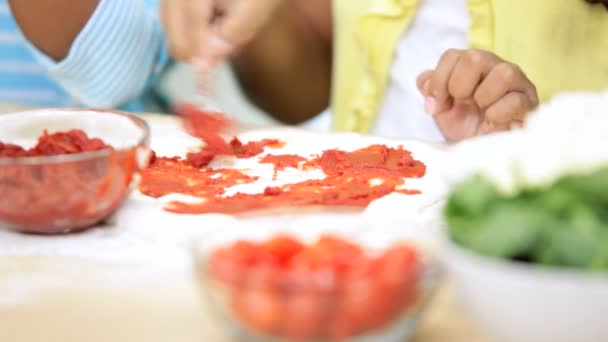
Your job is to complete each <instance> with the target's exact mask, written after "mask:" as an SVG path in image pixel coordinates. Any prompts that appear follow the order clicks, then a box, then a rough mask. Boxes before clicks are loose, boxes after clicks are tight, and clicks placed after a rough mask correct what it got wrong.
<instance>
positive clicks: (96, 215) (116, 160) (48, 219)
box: [0, 130, 138, 234]
mask: <svg viewBox="0 0 608 342" xmlns="http://www.w3.org/2000/svg"><path fill="white" fill-rule="evenodd" d="M102 149H109V150H110V153H109V155H104V156H100V157H98V158H88V159H83V160H77V161H68V162H54V163H41V164H31V165H30V164H23V163H20V162H18V161H17V159H16V160H15V163H10V162H9V163H5V164H3V165H0V221H2V222H4V223H7V224H8V225H9V226H11V227H14V228H15V229H16V230H20V231H25V232H32V233H44V234H52V233H64V232H67V231H75V230H80V229H84V228H86V227H88V226H90V225H92V224H95V223H97V222H98V221H99V220H100V219H102V218H103V217H105V216H107V215H108V214H110V213H111V212H112V211H114V209H116V207H117V206H118V205H119V203H120V202H121V200H122V199H123V198H124V197H125V196H126V194H127V193H128V189H129V185H130V183H131V180H132V177H133V173H134V171H135V170H136V168H138V166H137V157H136V151H135V148H133V149H131V150H128V151H115V150H114V149H112V147H111V146H109V145H107V144H106V143H104V142H103V141H102V140H101V139H97V138H90V137H88V136H87V135H86V134H85V133H84V132H83V131H81V130H70V131H67V132H57V133H52V134H50V133H48V132H46V131H45V132H44V133H43V134H42V135H41V136H40V137H39V139H38V143H37V144H36V146H34V147H32V148H30V149H25V148H23V147H20V146H16V145H10V144H3V143H0V157H8V158H24V157H39V156H57V155H68V154H74V153H80V152H90V151H98V150H102Z"/></svg>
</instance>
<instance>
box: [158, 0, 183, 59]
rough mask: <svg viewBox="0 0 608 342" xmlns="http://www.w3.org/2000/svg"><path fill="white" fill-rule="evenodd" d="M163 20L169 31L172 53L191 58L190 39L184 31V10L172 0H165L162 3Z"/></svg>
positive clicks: (161, 14)
mask: <svg viewBox="0 0 608 342" xmlns="http://www.w3.org/2000/svg"><path fill="white" fill-rule="evenodd" d="M160 16H161V21H162V24H163V26H164V28H165V31H166V32H167V41H168V45H169V51H170V53H171V55H172V56H173V57H174V58H176V59H179V60H187V59H189V58H190V56H189V53H188V52H187V50H188V39H187V36H186V34H185V32H184V27H183V25H182V23H183V22H184V20H185V19H184V17H183V11H182V10H181V7H180V6H178V5H176V3H175V2H173V1H172V0H165V1H163V2H162V4H161V12H160Z"/></svg>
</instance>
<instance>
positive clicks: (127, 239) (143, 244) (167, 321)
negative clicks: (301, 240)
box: [0, 118, 447, 341]
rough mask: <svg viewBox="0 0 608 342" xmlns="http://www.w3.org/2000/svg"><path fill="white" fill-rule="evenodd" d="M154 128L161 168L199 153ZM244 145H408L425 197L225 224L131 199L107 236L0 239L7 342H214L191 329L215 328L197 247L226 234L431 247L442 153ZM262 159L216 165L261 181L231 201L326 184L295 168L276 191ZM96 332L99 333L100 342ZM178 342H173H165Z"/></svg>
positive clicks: (311, 136) (333, 137)
mask: <svg viewBox="0 0 608 342" xmlns="http://www.w3.org/2000/svg"><path fill="white" fill-rule="evenodd" d="M149 123H150V125H151V130H152V148H153V149H154V150H155V151H156V153H157V154H158V155H160V156H175V155H184V154H185V153H186V152H187V151H188V150H190V149H191V148H194V147H196V146H197V145H198V144H199V142H198V141H197V140H196V139H194V138H192V137H190V136H188V135H187V134H186V133H184V132H182V130H181V127H180V126H179V123H178V122H177V121H174V120H171V119H166V118H163V119H156V118H155V119H152V120H149ZM239 138H240V139H242V140H243V141H244V142H247V141H249V140H259V139H262V138H276V139H279V140H282V141H285V142H286V145H285V146H284V147H282V148H280V149H273V150H272V154H298V155H302V156H311V155H313V154H318V153H320V152H322V151H323V150H327V149H335V148H339V149H342V150H354V149H358V148H362V147H365V146H368V145H371V144H386V145H387V146H394V147H396V146H399V145H403V146H404V147H405V149H407V150H409V151H411V152H413V155H414V157H415V158H416V159H419V160H421V161H422V162H424V163H425V164H426V166H427V173H426V175H425V176H424V177H423V178H421V179H411V180H408V181H407V185H408V187H413V188H416V189H419V190H421V192H422V194H420V195H415V196H410V195H403V194H393V195H389V196H386V197H384V198H381V199H379V200H377V201H375V202H373V203H372V204H371V205H369V206H368V208H366V209H365V210H363V211H361V210H345V209H342V210H334V209H332V208H304V209H303V210H299V209H293V210H278V211H271V212H269V211H266V212H259V213H251V214H246V215H238V216H229V215H215V214H208V215H179V214H173V213H169V212H167V211H164V210H162V207H163V205H164V203H166V202H167V201H170V200H171V199H175V198H180V199H182V200H193V199H191V198H190V199H188V198H184V196H180V195H169V196H165V197H163V198H160V199H153V198H149V197H146V196H143V195H142V194H140V193H138V192H137V191H135V192H134V193H133V194H132V196H131V197H130V198H129V199H128V201H127V202H126V203H125V204H124V205H123V207H122V208H121V209H120V210H119V211H118V212H117V213H116V214H115V215H114V216H113V217H112V218H110V219H109V220H108V222H107V223H106V224H105V225H103V226H100V227H97V228H95V229H92V230H90V231H87V232H85V233H81V234H75V235H66V236H56V237H42V236H31V235H21V234H17V233H13V232H9V231H6V230H0V340H7V341H8V340H14V341H34V340H41V339H43V337H44V336H48V337H49V338H44V340H46V341H52V340H57V341H59V340H60V341H79V340H88V341H96V340H100V341H101V340H106V341H107V340H124V338H123V337H124V336H129V338H130V340H135V339H136V340H144V339H145V340H147V341H166V340H172V341H195V340H198V341H202V340H208V338H209V337H208V335H204V334H203V332H201V331H199V330H198V329H196V328H197V326H196V325H195V326H194V327H193V326H191V325H189V327H188V328H185V326H186V325H187V324H186V322H189V323H192V322H193V321H198V320H201V322H202V321H205V322H207V323H201V326H200V328H201V330H203V329H202V326H203V325H206V324H208V321H206V320H205V319H204V317H203V316H204V315H205V313H204V312H201V307H200V306H199V304H200V301H199V299H200V298H199V296H197V293H196V284H195V282H193V280H192V276H191V274H192V272H191V254H190V253H191V252H190V247H191V246H192V245H193V243H195V242H196V241H199V240H200V239H204V238H205V237H208V236H209V235H212V234H221V232H222V229H225V228H226V227H231V228H233V229H234V228H235V227H238V228H242V229H247V227H252V226H257V227H260V226H282V227H284V228H285V230H287V231H289V230H302V229H307V228H309V227H316V228H317V229H319V227H327V228H328V229H331V227H342V226H344V225H349V226H352V227H353V229H368V230H373V229H394V230H395V231H398V232H399V233H400V234H401V236H403V237H404V238H406V237H430V238H432V236H433V235H434V231H433V228H432V227H436V225H435V224H432V222H433V221H434V220H435V219H436V218H437V210H438V208H439V207H440V206H439V203H440V201H441V199H442V198H443V197H444V196H445V193H446V191H447V186H446V184H445V182H444V181H443V179H442V177H441V172H440V170H439V165H440V162H439V161H440V160H441V158H442V154H443V152H442V150H440V149H439V148H436V147H433V146H430V145H427V144H424V143H420V142H414V141H412V142H402V141H401V142H400V141H392V140H385V139H380V138H371V137H361V136H359V135H356V134H320V133H314V132H307V131H300V130H295V129H288V128H285V129H258V130H251V131H248V132H246V133H243V134H240V135H239ZM266 154H267V153H263V154H261V155H259V156H257V157H254V158H250V159H240V160H237V159H235V158H218V159H217V160H214V161H213V162H212V165H213V166H214V167H227V166H229V167H233V168H238V169H241V170H245V171H246V172H247V173H248V174H253V175H256V176H259V177H260V180H259V181H257V182H255V183H253V184H246V185H243V186H241V187H240V188H235V189H231V190H232V191H247V192H259V191H263V190H264V188H265V187H267V186H269V185H272V184H281V183H285V182H294V181H298V180H301V179H307V178H310V177H320V176H322V175H319V174H318V172H317V171H312V172H311V173H308V172H306V171H302V170H297V169H292V168H287V169H285V170H282V171H278V173H277V177H276V179H275V178H274V168H273V165H270V164H259V163H258V159H260V158H263V157H264V156H265V155H266ZM315 172H317V173H316V174H315ZM47 315H48V316H47ZM27 317H32V319H35V320H33V321H36V322H44V321H46V322H48V326H46V327H37V326H36V327H34V326H32V327H29V326H27V325H25V324H23V322H25V321H24V320H27ZM44 317H48V318H44ZM146 317H147V318H146ZM177 317H179V318H180V319H179V320H178V319H177ZM19 322H21V323H19ZM18 323H19V324H18ZM3 325H7V326H3ZM8 325H10V327H11V328H10V329H9V326H8ZM17 327H21V328H23V329H25V327H29V328H31V331H30V330H21V328H17ZM95 327H100V329H99V330H98V331H97V330H96V331H97V332H96V333H95V334H93V332H92V331H93V328H95ZM108 327H112V328H111V329H108ZM119 327H120V328H119ZM64 328H65V329H64ZM85 328H86V329H88V330H86V329H85ZM161 330H162V331H164V332H161ZM211 330H212V331H213V329H211ZM87 331H88V333H87ZM171 333H174V335H168V334H171ZM205 333H208V332H205ZM44 334H47V335H44ZM97 335H98V336H97ZM167 336H171V338H167ZM180 336H181V337H180ZM102 337H103V338H102ZM213 340H214V341H217V340H218V339H215V338H214V339H213Z"/></svg>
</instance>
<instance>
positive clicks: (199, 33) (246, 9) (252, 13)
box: [161, 0, 282, 72]
mask: <svg viewBox="0 0 608 342" xmlns="http://www.w3.org/2000/svg"><path fill="white" fill-rule="evenodd" d="M281 2H282V0H255V1H251V0H163V2H162V6H161V19H162V22H163V25H164V27H165V30H166V31H167V35H168V40H169V47H170V50H171V54H172V55H173V56H174V57H175V58H177V59H179V60H183V61H188V62H193V64H194V66H195V67H196V68H197V69H198V71H200V72H204V71H207V70H208V69H209V68H211V67H212V66H213V65H215V64H216V63H218V62H220V61H221V60H223V59H225V58H227V57H229V56H230V55H231V54H233V53H234V52H235V51H236V50H238V48H239V47H241V46H242V45H244V44H247V43H248V42H249V41H250V40H251V39H253V38H254V37H255V35H256V34H257V33H258V32H259V31H260V30H261V29H262V28H263V26H264V25H265V24H266V23H267V22H268V21H269V19H270V17H271V15H272V14H273V12H274V10H275V9H276V8H277V7H278V5H279V4H280V3H281Z"/></svg>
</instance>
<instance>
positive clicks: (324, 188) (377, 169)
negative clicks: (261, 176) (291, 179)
mask: <svg viewBox="0 0 608 342" xmlns="http://www.w3.org/2000/svg"><path fill="white" fill-rule="evenodd" d="M277 157H278V158H277ZM211 158H212V156H211ZM193 159H195V158H193V157H192V155H189V156H188V158H187V159H183V160H182V159H179V158H157V159H156V160H155V161H153V162H152V164H151V166H150V167H149V168H148V169H147V170H145V171H144V173H143V179H142V183H141V186H140V191H141V192H142V193H144V194H145V195H148V196H152V197H160V196H164V195H168V194H171V193H180V194H186V195H191V196H195V197H199V198H201V199H202V201H201V202H200V203H184V202H171V203H169V204H168V205H167V206H166V207H165V209H166V210H168V211H171V212H175V213H184V214H186V213H187V214H202V213H225V214H234V213H241V212H247V211H252V210H261V209H272V208H284V207H294V206H313V205H321V206H348V207H366V206H367V205H368V204H369V203H370V202H372V201H374V200H376V199H378V198H381V197H384V196H386V195H388V194H390V193H393V192H400V193H405V194H418V193H419V191H417V190H398V189H397V188H398V187H401V186H403V185H404V184H405V178H420V177H423V176H424V174H425V172H426V167H425V165H424V164H423V163H422V162H420V161H418V160H415V159H414V158H413V157H412V155H411V152H409V151H407V150H405V149H403V148H402V147H399V148H390V147H387V146H383V145H372V146H369V147H366V148H363V149H359V150H356V151H352V152H346V151H340V150H328V151H325V152H323V153H322V154H321V155H320V156H318V157H316V158H313V159H311V160H306V159H305V158H303V157H299V156H289V157H280V156H266V157H264V158H262V159H261V162H262V163H271V164H274V165H275V170H280V169H282V168H284V167H286V165H287V164H289V166H293V165H296V167H300V166H299V165H300V163H302V162H303V165H302V166H301V167H305V168H308V169H309V168H320V169H322V170H323V171H324V173H325V174H326V175H327V177H326V178H324V179H320V180H307V181H303V182H298V183H293V184H287V185H283V186H281V187H269V188H266V189H265V191H264V192H263V193H259V194H243V193H237V194H235V195H233V196H230V197H225V196H223V194H224V191H225V190H226V188H229V187H231V186H234V185H238V184H243V183H252V182H255V181H256V179H255V178H252V177H249V176H247V175H245V174H243V173H242V172H240V171H238V170H213V169H210V168H202V169H199V166H200V163H198V162H197V160H193ZM296 161H297V163H296ZM207 163H208V161H207ZM205 165H206V164H205Z"/></svg>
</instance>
